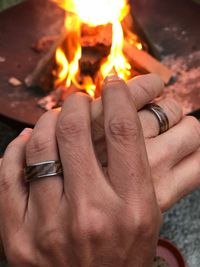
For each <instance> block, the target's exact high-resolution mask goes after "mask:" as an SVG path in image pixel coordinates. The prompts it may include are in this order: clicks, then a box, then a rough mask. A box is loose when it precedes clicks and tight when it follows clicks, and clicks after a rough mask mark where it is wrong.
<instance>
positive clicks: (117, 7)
mask: <svg viewBox="0 0 200 267" xmlns="http://www.w3.org/2000/svg"><path fill="white" fill-rule="evenodd" d="M53 1H54V2H56V3H57V4H59V5H60V7H62V8H63V9H65V10H66V18H65V28H66V32H67V38H66V41H65V44H64V45H62V46H61V47H59V48H58V49H57V51H56V63H57V65H58V70H57V73H56V82H55V87H57V86H58V85H59V84H61V83H63V82H65V87H66V88H69V87H70V85H71V84H74V85H75V86H76V87H78V88H80V89H84V90H85V91H86V92H87V93H88V94H90V95H91V96H92V97H94V96H95V90H96V87H97V85H96V83H95V81H94V78H93V77H91V76H88V75H87V76H85V77H81V75H80V66H79V65H80V64H79V62H80V59H81V57H82V47H81V25H82V24H86V25H88V26H90V27H95V26H99V25H107V24H111V25H112V42H111V49H110V54H109V55H108V56H107V58H106V60H105V59H104V61H103V62H102V63H101V66H100V68H99V77H101V80H103V78H105V77H106V76H107V75H108V74H109V73H110V72H111V71H112V70H113V69H114V70H115V71H116V72H117V73H118V75H119V76H120V77H121V78H123V79H125V80H127V79H129V78H130V77H131V65H130V63H129V62H128V59H127V58H126V56H125V55H124V52H123V47H124V39H125V37H124V31H123V28H122V21H123V19H124V18H125V17H126V16H127V15H128V13H129V11H130V8H129V4H128V2H127V1H128V0H100V1H95V0H84V1H83V0H53ZM132 41H133V40H132ZM136 45H137V46H138V48H139V49H141V48H142V47H141V44H140V43H137V44H136ZM54 75H55V73H54Z"/></svg>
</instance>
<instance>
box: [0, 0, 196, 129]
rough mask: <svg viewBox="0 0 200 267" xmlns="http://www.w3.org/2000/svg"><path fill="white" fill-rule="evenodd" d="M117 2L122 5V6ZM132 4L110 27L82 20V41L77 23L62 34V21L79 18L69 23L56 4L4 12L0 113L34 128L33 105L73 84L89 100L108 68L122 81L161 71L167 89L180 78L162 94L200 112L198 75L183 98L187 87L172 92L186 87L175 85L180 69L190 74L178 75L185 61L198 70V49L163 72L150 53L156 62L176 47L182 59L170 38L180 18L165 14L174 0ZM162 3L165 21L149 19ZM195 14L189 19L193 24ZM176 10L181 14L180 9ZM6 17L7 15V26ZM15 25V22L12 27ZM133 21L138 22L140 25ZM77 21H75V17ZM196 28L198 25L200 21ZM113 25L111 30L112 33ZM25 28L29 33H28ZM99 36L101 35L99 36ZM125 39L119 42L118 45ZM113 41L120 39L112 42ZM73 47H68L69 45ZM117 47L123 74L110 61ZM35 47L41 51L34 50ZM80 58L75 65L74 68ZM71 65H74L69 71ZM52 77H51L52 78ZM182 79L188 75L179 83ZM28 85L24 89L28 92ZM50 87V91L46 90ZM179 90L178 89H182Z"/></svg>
mask: <svg viewBox="0 0 200 267" xmlns="http://www.w3.org/2000/svg"><path fill="white" fill-rule="evenodd" d="M188 1H189V0H188ZM188 1H187V0H185V1H182V3H183V2H185V4H186V2H187V4H188ZM119 2H120V1H119ZM121 2H122V3H126V1H121ZM130 4H131V9H130V11H129V9H128V6H126V5H125V6H122V7H123V8H120V9H119V10H120V12H122V11H123V12H124V13H123V12H122V13H118V14H117V15H118V16H117V17H115V19H116V18H117V19H118V20H117V23H116V24H114V23H113V21H114V19H113V21H111V22H109V23H104V25H103V26H99V25H98V23H97V25H92V27H91V25H90V23H88V22H87V23H85V22H84V23H83V22H81V23H82V29H81V31H79V33H81V34H82V35H81V38H80V36H79V35H77V34H75V35H73V32H77V31H74V28H73V27H74V26H73V27H71V28H70V27H69V25H68V26H67V27H66V28H67V30H66V28H64V31H63V26H64V22H66V24H65V25H67V24H69V23H70V22H69V21H70V20H72V19H74V20H75V21H76V22H77V18H76V17H73V18H72V15H71V16H70V15H69V14H68V16H66V17H65V11H64V10H63V9H62V8H59V7H58V5H57V3H56V4H55V3H51V2H50V1H40V0H39V1H38V4H37V5H35V4H34V1H33V0H29V1H25V2H24V3H23V4H21V5H19V6H17V7H15V8H12V9H10V10H8V11H6V12H4V13H2V14H1V15H0V25H1V26H0V27H1V28H0V34H1V39H0V51H1V53H0V56H1V58H2V59H5V61H3V62H1V63H0V64H1V65H0V66H2V67H1V68H0V74H1V75H0V76H1V77H0V90H1V99H0V113H1V114H3V115H5V116H8V117H10V118H13V119H16V120H18V121H21V122H25V123H28V124H34V123H35V122H36V120H37V119H38V117H39V116H40V115H41V114H42V113H43V112H44V111H43V110H42V109H41V108H39V107H38V102H39V104H40V105H41V106H43V107H45V108H46V109H48V108H49V107H52V92H53V99H55V100H56V101H55V102H57V101H58V100H60V98H62V97H63V93H66V92H68V93H69V92H70V90H74V87H75V89H76V90H84V91H86V92H87V93H89V94H90V95H92V96H99V95H100V84H101V81H102V79H103V77H104V76H106V74H107V73H108V72H109V71H110V70H111V69H113V66H114V69H115V71H117V72H118V73H119V75H121V76H122V77H123V78H125V79H128V78H130V77H133V76H134V75H137V74H138V73H146V72H158V73H159V74H160V75H161V76H162V78H163V80H164V81H165V83H166V84H168V83H169V81H170V79H171V77H172V76H173V77H177V80H178V82H176V83H174V84H173V85H171V86H170V87H168V88H166V93H167V94H174V95H175V96H176V98H178V100H180V101H181V102H182V103H183V106H184V105H185V106H187V107H186V108H185V111H187V112H188V111H192V110H195V109H197V108H199V106H200V96H199V87H198V86H199V85H198V79H197V78H198V77H195V80H196V81H197V82H196V87H195V86H193V87H195V88H194V90H192V91H191V92H190V91H188V92H187V93H185V91H184V90H185V88H181V89H179V90H178V92H177V90H176V88H175V87H176V86H177V85H179V87H180V86H181V85H182V86H184V83H183V82H182V83H180V76H182V74H184V75H185V73H184V72H186V73H187V70H184V71H183V70H181V68H182V66H183V65H184V64H187V62H186V61H187V60H190V64H191V65H192V64H194V66H192V67H195V64H196V65H197V63H198V62H200V60H199V61H198V57H197V56H196V55H197V53H198V52H196V54H194V55H193V54H192V53H195V51H194V50H195V47H192V49H191V47H188V50H187V52H188V55H187V56H185V62H186V63H185V62H184V64H183V62H181V60H180V59H178V61H177V59H176V58H173V57H172V56H171V57H165V59H164V62H165V65H168V68H166V67H165V66H164V65H163V64H161V63H160V62H159V61H158V59H155V56H157V57H158V55H159V56H160V55H164V54H167V53H169V52H172V50H173V49H174V47H176V46H177V48H176V49H174V51H173V52H175V53H176V55H179V54H180V42H181V41H179V43H178V41H177V38H175V37H174V39H173V41H172V36H171V35H172V34H174V35H175V34H177V35H178V34H179V33H178V32H177V31H178V28H177V27H178V26H176V28H173V30H171V27H172V26H171V24H173V25H175V22H176V23H177V19H176V20H175V15H174V13H167V14H168V15H166V14H165V8H166V10H167V8H168V9H169V10H170V8H171V7H172V3H170V2H168V4H163V3H162V4H161V3H160V4H159V5H158V3H157V1H156V0H154V1H152V3H151V5H150V6H147V3H146V2H145V1H135V2H134V3H130ZM148 5H149V4H148ZM189 5H190V6H191V8H192V11H194V12H195V14H197V11H196V10H197V9H198V6H195V4H193V3H190V4H189ZM157 6H158V7H157ZM159 6H160V8H161V10H163V14H165V16H164V15H162V19H161V18H160V15H159V14H160V12H158V14H157V15H155V14H153V13H154V8H155V9H156V8H159ZM165 6H166V7H165ZM173 6H174V10H175V9H176V7H175V5H174V4H173ZM143 7H145V10H149V11H148V12H149V15H148V16H147V14H144V13H145V11H144V8H143ZM65 8H66V7H65ZM68 9H69V8H68ZM187 9H188V8H187ZM44 10H45V14H44ZM177 10H178V9H177ZM133 11H134V12H133ZM146 12H147V11H146ZM169 12H171V11H169ZM194 12H193V16H192V21H194V19H195V16H194ZM133 13H134V15H133ZM179 13H180V14H181V12H179ZM190 13H191V12H190ZM130 14H131V15H130ZM177 14H178V13H176V15H177ZM120 16H121V17H120ZM151 16H153V18H154V20H152V21H151V19H150V17H151ZM10 17H12V22H11V20H10ZM169 17H170V19H171V20H172V22H170V24H169V23H166V21H167V22H168V21H169ZM159 19H160V20H161V22H160V25H163V26H162V27H163V28H162V27H161V26H159V25H158V23H157V22H156V20H159ZM82 20H84V18H83V19H82ZM13 21H15V22H16V23H14V24H13ZM138 21H140V24H141V25H142V27H141V25H140V24H139V23H138ZM150 21H151V23H150ZM107 22H108V21H107ZM77 23H80V18H79V21H78V22H77ZM190 23H191V22H190ZM93 24H94V23H93ZM114 25H115V27H114ZM116 25H117V26H116ZM164 25H168V26H164ZM195 25H198V23H196V24H195ZM158 26H159V27H160V32H159V31H158ZM186 26H187V25H186ZM78 27H79V26H78ZM120 27H122V28H120ZM167 27H168V28H167ZM173 27H175V26H173ZM196 27H197V26H196ZM114 28H115V31H116V33H115V32H114V30H113V29H114ZM30 29H32V30H31V31H30ZM116 29H117V30H116ZM122 29H123V32H122ZM175 29H176V30H175ZM65 30H66V31H65ZM79 30H80V29H79ZM155 30H156V31H155ZM194 31H195V29H193V28H192V32H194ZM98 32H99V34H97V33H98ZM158 32H159V35H158ZM196 32H197V31H196ZM83 33H84V34H83ZM114 33H115V34H114ZM122 33H123V35H122ZM147 33H148V34H147ZM149 33H151V35H149ZM70 35H71V36H73V38H75V39H76V41H75V43H73V45H72V44H71V43H70V42H69V41H68V40H72V39H73V38H71V37H70V38H69V36H70ZM182 35H183V34H182ZM182 35H181V37H182ZM185 35H187V36H185ZM185 35H184V36H185V38H186V37H187V38H190V37H191V40H190V41H191V42H192V43H193V40H194V39H196V38H199V37H197V36H196V35H192V33H191V36H189V37H188V35H190V32H189V31H188V32H187V34H186V33H185ZM120 36H121V37H120ZM149 36H150V37H151V38H149ZM166 36H167V37H166ZM86 37H87V38H86ZM123 37H124V39H123V40H122V38H123ZM115 38H119V39H117V41H116V42H115ZM120 38H121V39H120ZM167 38H169V39H170V40H171V43H169V44H168V43H167V44H165V43H166V39H167ZM77 40H79V41H77ZM196 41H197V40H196ZM122 42H123V46H122ZM168 42H169V41H168ZM185 42H186V41H184V45H182V46H183V47H185ZM174 43H175V44H176V45H175V44H174ZM13 44H15V46H13ZM116 44H118V45H116ZM71 45H72V47H70V46H71ZM172 48H173V49H172ZM73 49H74V51H73ZM116 49H118V50H117V53H118V55H119V60H122V61H120V64H121V62H122V65H121V66H124V67H123V69H124V70H125V71H123V72H120V71H121V70H120V68H119V67H118V66H119V65H120V64H118V63H117V61H115V62H113V58H116V57H113V55H114V53H115V52H116ZM182 49H183V48H182ZM35 50H39V51H37V52H36V51H35ZM196 50H198V47H196ZM69 51H70V55H69V53H68V52H69ZM177 51H179V52H178V53H177ZM185 52H186V51H185ZM78 53H79V54H78ZM120 53H121V54H120ZM185 54H186V53H185ZM152 55H153V56H154V58H153V57H152ZM191 55H193V57H194V58H195V61H196V62H194V63H193V61H192V58H191ZM120 56H121V58H120ZM76 57H77V58H76ZM80 57H81V60H80V64H77V62H78V60H79V59H80ZM13 59H14V60H13ZM76 60H77V61H76ZM191 61H192V62H191ZM177 62H178V63H177ZM55 63H56V64H55ZM175 63H176V64H175ZM70 64H71V67H70V68H69V66H70ZM117 64H118V66H117ZM123 64H124V65H123ZM177 64H179V65H177ZM46 66H48V68H47V67H46ZM64 66H65V67H66V66H67V70H64ZM77 66H78V68H77ZM130 66H131V68H130ZM174 66H176V68H180V71H181V74H178V75H177V69H175V68H174ZM73 68H75V73H73V72H72V71H71V72H70V71H69V70H70V69H71V70H72V69H73ZM52 69H53V72H52ZM121 69H122V68H121ZM80 70H81V71H80ZM195 71H196V72H194V71H193V70H192V72H191V73H190V75H189V78H188V80H187V82H188V84H189V83H190V78H191V76H192V75H193V78H194V75H197V74H198V68H196V70H195ZM64 72H66V73H67V74H66V73H65V75H64V76H65V77H64V78H63V77H61V76H62V74H63V73H64ZM52 73H53V77H52ZM196 73H197V74H196ZM50 76H51V78H50V79H49V77H50ZM13 78H16V79H13ZM186 79H187V77H186V75H185V76H184V81H185V80H186ZM19 81H20V82H19ZM193 83H194V81H193ZM25 84H26V85H28V88H27V86H26V85H25ZM191 84H192V82H191ZM187 87H188V86H187ZM189 87H190V86H189ZM46 88H47V90H46ZM50 88H51V89H52V91H51V90H50V91H49V89H50ZM61 88H62V90H61ZM174 88H175V89H174ZM180 90H181V92H179V91H180ZM46 95H49V96H50V98H48V99H50V105H48V104H49V103H48V102H47V104H45V105H44V100H46V98H45V99H42V104H41V102H40V100H41V98H42V97H43V96H46ZM174 95H173V97H174ZM55 104H57V103H55Z"/></svg>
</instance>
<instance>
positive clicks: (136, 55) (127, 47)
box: [124, 41, 173, 84]
mask: <svg viewBox="0 0 200 267" xmlns="http://www.w3.org/2000/svg"><path fill="white" fill-rule="evenodd" d="M124 54H125V55H126V56H127V57H128V59H129V60H130V62H131V63H132V64H133V65H135V66H136V67H137V66H138V68H139V69H141V70H143V71H144V73H145V72H146V73H156V74H158V75H159V76H160V77H161V79H162V80H163V82H164V83H165V84H168V83H169V82H170V80H171V78H172V77H173V72H172V71H171V70H170V69H168V68H167V67H166V66H165V65H163V64H162V63H161V62H159V61H158V60H157V59H155V58H154V57H152V56H151V55H150V54H148V53H147V52H146V51H143V50H139V49H137V48H136V47H135V46H134V45H131V44H129V43H128V42H127V41H125V44H124Z"/></svg>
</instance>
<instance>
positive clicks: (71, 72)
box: [25, 0, 172, 110]
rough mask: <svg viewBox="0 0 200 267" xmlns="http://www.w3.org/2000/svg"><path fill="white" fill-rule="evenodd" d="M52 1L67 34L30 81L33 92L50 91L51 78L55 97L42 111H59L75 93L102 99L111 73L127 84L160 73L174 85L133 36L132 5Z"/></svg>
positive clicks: (122, 0)
mask: <svg viewBox="0 0 200 267" xmlns="http://www.w3.org/2000/svg"><path fill="white" fill-rule="evenodd" d="M53 1H54V2H55V4H57V5H59V6H60V7H61V8H63V9H64V10H65V20H64V25H63V30H62V34H61V36H59V37H56V40H55V42H54V43H53V45H52V47H51V49H50V50H49V52H48V53H47V54H46V55H45V57H44V58H43V59H42V60H41V61H40V62H39V63H38V65H37V66H36V69H35V70H34V71H33V73H31V74H30V75H29V76H28V77H27V78H26V80H25V82H26V85H27V86H28V87H31V86H35V85H39V86H40V87H45V86H44V83H43V80H45V81H46V78H45V79H44V76H45V75H47V74H46V73H48V77H49V79H50V80H51V83H50V84H51V86H49V83H48V86H46V87H48V89H49V88H51V92H50V93H48V95H47V96H46V97H44V98H42V99H40V100H39V102H38V105H39V106H40V107H42V108H44V109H45V110H49V109H51V108H54V107H57V106H59V105H60V104H61V103H62V101H63V99H64V98H65V97H66V95H69V94H70V93H71V92H74V91H83V92H86V93H87V94H89V95H90V96H91V97H93V98H96V97H99V96H100V95H101V84H102V81H103V79H104V78H105V77H106V76H107V75H108V74H110V73H112V72H114V73H117V74H118V76H119V77H121V78H122V79H124V80H128V79H130V78H132V77H134V76H136V75H138V74H141V73H148V72H156V73H158V74H159V75H160V76H161V78H162V79H163V81H164V82H165V83H168V82H169V80H170V78H171V76H172V73H171V71H170V70H169V69H167V68H166V67H165V66H164V65H162V64H161V63H160V62H158V61H157V60H156V59H154V58H153V57H152V56H151V55H150V54H148V45H147V44H146V43H145V42H144V41H143V40H141V38H140V37H139V36H138V35H137V34H136V33H135V32H134V30H133V29H134V18H133V16H132V15H131V8H130V5H129V2H128V0H101V1H93V0H86V1H81V0H53ZM39 44H40V45H41V40H40V43H39ZM44 69H45V71H44ZM41 77H42V78H41ZM41 80H42V82H41Z"/></svg>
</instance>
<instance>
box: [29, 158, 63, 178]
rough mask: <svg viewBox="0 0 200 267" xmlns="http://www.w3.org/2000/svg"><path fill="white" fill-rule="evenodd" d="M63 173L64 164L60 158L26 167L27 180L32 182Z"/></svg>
mask: <svg viewBox="0 0 200 267" xmlns="http://www.w3.org/2000/svg"><path fill="white" fill-rule="evenodd" d="M62 173H63V171H62V165H61V162H60V161H58V160H57V161H56V160H50V161H43V162H39V163H35V164H32V165H28V166H26V167H25V169H24V174H25V181H26V182H32V181H35V180H38V179H42V178H46V177H51V176H57V175H62Z"/></svg>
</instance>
